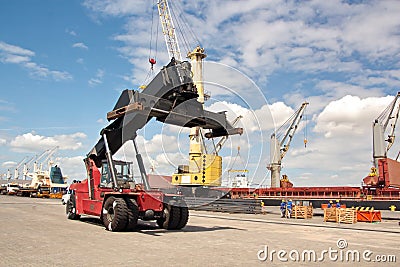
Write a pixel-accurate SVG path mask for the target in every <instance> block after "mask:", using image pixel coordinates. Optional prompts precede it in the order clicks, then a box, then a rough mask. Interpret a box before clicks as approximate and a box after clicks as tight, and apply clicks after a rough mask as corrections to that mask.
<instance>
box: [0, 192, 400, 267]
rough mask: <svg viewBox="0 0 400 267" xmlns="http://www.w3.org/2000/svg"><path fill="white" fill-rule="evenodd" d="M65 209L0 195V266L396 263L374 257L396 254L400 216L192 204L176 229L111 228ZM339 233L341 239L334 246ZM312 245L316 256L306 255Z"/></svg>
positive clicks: (45, 201) (148, 226)
mask: <svg viewBox="0 0 400 267" xmlns="http://www.w3.org/2000/svg"><path fill="white" fill-rule="evenodd" d="M64 210H65V206H63V205H62V204H61V201H60V200H58V199H32V198H21V197H16V196H0V225H1V233H0V266H288V265H289V266H309V265H313V266H322V265H324V266H341V265H346V266H365V265H366V263H367V262H366V260H368V259H370V260H371V262H370V263H369V264H367V265H369V266H398V263H397V264H396V263H390V264H388V263H381V262H376V261H375V262H373V260H375V259H376V256H386V255H394V256H396V260H397V262H399V261H400V247H399V239H400V226H399V223H398V220H390V221H383V222H381V223H378V224H369V223H356V224H353V225H345V224H341V225H337V224H336V223H323V222H322V217H314V218H313V219H310V220H294V219H289V220H288V219H283V218H280V217H279V215H277V214H273V213H268V214H266V215H245V214H226V213H212V212H200V211H191V215H190V220H189V223H188V225H187V226H186V228H184V229H183V230H181V231H167V230H163V229H158V228H157V227H156V225H155V224H154V223H149V222H144V223H142V224H141V225H140V226H139V228H138V230H137V231H134V232H123V233H113V232H108V231H106V230H105V228H104V227H103V226H102V225H101V223H100V221H99V220H97V219H94V218H90V217H87V218H82V219H81V220H80V221H70V220H67V219H66V216H65V211H64ZM339 239H340V240H341V242H339V243H340V244H339V246H342V245H346V243H347V247H345V248H343V247H341V248H342V249H340V248H339V247H338V244H337V242H338V240H339ZM266 248H267V249H268V252H267V253H265V252H266ZM272 250H275V251H279V250H282V251H283V252H281V255H280V256H281V259H282V260H285V259H286V260H287V261H281V260H279V259H278V256H277V254H276V253H274V254H273V255H272V261H271V254H270V253H271V251H272ZM311 250H312V251H314V252H315V253H316V260H318V258H319V259H321V262H311V263H310V262H309V261H308V255H310V256H311V259H312V257H313V256H312V252H309V251H311ZM324 250H326V251H327V252H324ZM368 250H369V251H371V252H368ZM335 251H336V252H335ZM364 251H367V252H364ZM353 252H354V253H355V254H357V253H359V255H360V261H359V262H358V261H357V258H356V256H354V257H355V259H356V261H353V256H352V253H353ZM297 253H298V254H297ZM363 253H366V254H365V259H366V260H364V259H363ZM266 254H268V256H269V257H268V258H267V259H266V260H264V259H265V256H266ZM289 254H290V256H289ZM346 254H347V258H348V259H349V260H350V262H346ZM355 254H354V255H355ZM297 255H299V260H300V262H296V261H295V260H296V258H297ZM302 255H304V257H305V261H301V260H302ZM341 255H342V256H343V257H342V258H343V261H341V260H340V256H341ZM336 257H338V259H336V260H335V258H336ZM386 258H387V257H386Z"/></svg>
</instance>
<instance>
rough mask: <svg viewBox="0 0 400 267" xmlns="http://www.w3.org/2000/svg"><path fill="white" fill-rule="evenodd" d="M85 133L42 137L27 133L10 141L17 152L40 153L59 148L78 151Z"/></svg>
mask: <svg viewBox="0 0 400 267" xmlns="http://www.w3.org/2000/svg"><path fill="white" fill-rule="evenodd" d="M85 138H86V135H85V134H84V133H80V132H78V133H74V134H69V135H67V134H63V135H54V136H42V135H37V134H35V133H26V134H23V135H18V136H16V137H15V138H14V139H13V140H11V141H10V147H11V149H12V150H13V151H17V152H38V151H43V150H46V149H51V148H53V147H55V146H58V147H59V149H60V150H77V149H79V148H81V147H82V145H83V144H82V140H83V139H85Z"/></svg>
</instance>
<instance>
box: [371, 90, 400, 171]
mask: <svg viewBox="0 0 400 267" xmlns="http://www.w3.org/2000/svg"><path fill="white" fill-rule="evenodd" d="M399 98H400V92H397V95H396V96H395V98H394V99H393V101H392V102H391V103H390V104H389V106H388V107H387V108H386V109H385V110H384V111H383V112H382V113H381V114H380V115H379V117H378V118H377V119H375V121H374V122H373V125H372V129H373V159H374V165H375V168H378V161H379V159H384V158H387V153H388V151H389V150H390V148H391V147H392V145H393V143H394V139H395V128H396V124H397V120H398V118H399V111H400V103H398V104H397V102H398V100H399ZM389 126H390V130H389V134H388V136H387V139H385V132H386V130H388V127H389ZM386 142H387V144H386Z"/></svg>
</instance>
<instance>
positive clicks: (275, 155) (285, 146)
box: [267, 102, 309, 188]
mask: <svg viewBox="0 0 400 267" xmlns="http://www.w3.org/2000/svg"><path fill="white" fill-rule="evenodd" d="M308 104H309V103H308V102H304V103H302V104H301V106H300V108H299V109H298V110H296V112H294V113H293V115H292V116H290V118H289V119H288V120H287V121H286V122H285V123H284V124H283V125H282V126H281V127H279V129H277V130H276V131H275V132H274V133H273V134H272V135H271V144H270V145H271V147H270V164H269V165H268V167H267V168H268V170H270V171H271V188H278V187H280V176H281V165H282V159H283V158H284V157H285V155H286V153H287V152H288V150H289V147H290V143H291V142H292V139H293V136H294V134H295V133H296V130H297V128H298V126H299V123H300V121H301V119H302V118H303V114H304V112H305V109H306V107H307V105H308ZM306 142H307V140H306V139H304V143H305V144H306Z"/></svg>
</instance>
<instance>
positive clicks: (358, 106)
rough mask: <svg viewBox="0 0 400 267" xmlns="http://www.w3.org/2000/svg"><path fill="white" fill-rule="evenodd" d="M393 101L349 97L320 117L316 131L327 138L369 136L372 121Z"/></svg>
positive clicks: (332, 104)
mask: <svg viewBox="0 0 400 267" xmlns="http://www.w3.org/2000/svg"><path fill="white" fill-rule="evenodd" d="M392 99H393V97H391V96H387V97H381V98H378V97H369V98H365V99H361V98H360V97H358V96H351V95H347V96H345V97H343V98H341V99H339V100H336V101H332V102H331V103H329V104H328V105H327V106H326V107H325V109H324V110H323V111H322V112H321V113H320V114H319V115H318V117H317V119H316V125H315V128H314V131H315V132H317V133H323V134H324V136H325V137H326V138H334V137H338V136H343V137H346V136H349V135H350V136H360V135H364V136H369V135H370V131H371V125H372V121H373V120H374V119H375V118H376V117H378V115H379V114H380V113H381V112H382V110H384V109H385V108H386V107H387V106H388V105H389V103H390V101H391V100H392Z"/></svg>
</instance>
